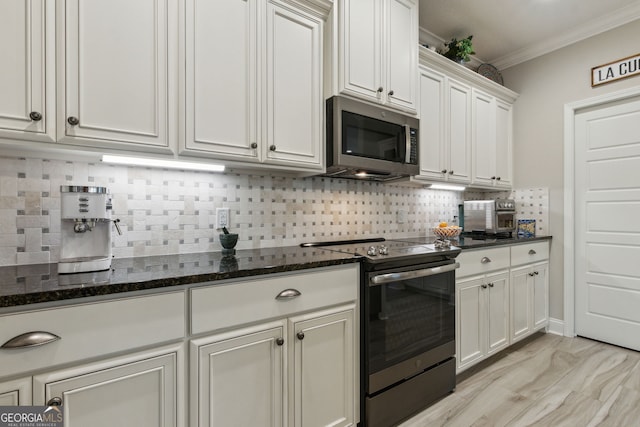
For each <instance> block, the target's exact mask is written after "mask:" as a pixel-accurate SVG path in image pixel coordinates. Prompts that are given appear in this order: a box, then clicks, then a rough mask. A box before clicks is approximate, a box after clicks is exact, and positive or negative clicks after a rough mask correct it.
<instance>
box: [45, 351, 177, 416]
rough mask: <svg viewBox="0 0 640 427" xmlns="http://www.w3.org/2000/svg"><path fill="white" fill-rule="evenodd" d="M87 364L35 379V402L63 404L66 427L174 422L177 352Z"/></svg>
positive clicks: (175, 413)
mask: <svg viewBox="0 0 640 427" xmlns="http://www.w3.org/2000/svg"><path fill="white" fill-rule="evenodd" d="M113 363H115V364H116V365H115V366H114V365H113V364H111V362H108V363H101V362H96V363H94V364H88V365H84V366H80V367H77V368H70V369H66V370H62V371H56V372H51V373H46V374H41V375H37V376H35V377H34V380H33V383H34V386H33V387H34V404H37V405H45V404H47V402H49V400H50V399H52V398H58V399H60V400H61V403H62V408H63V415H64V423H65V424H64V425H65V426H66V427H87V426H92V427H112V426H114V425H117V426H121V427H170V426H177V425H182V423H181V422H179V421H178V413H177V405H178V392H177V382H176V378H177V376H178V375H179V374H181V369H182V367H181V366H179V363H178V354H177V353H175V352H174V353H168V354H164V355H159V356H156V357H150V358H148V359H142V360H134V361H129V360H126V359H125V358H123V359H122V364H117V363H118V361H117V359H116V360H115V361H114V362H113Z"/></svg>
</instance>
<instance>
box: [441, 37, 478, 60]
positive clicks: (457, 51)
mask: <svg viewBox="0 0 640 427" xmlns="http://www.w3.org/2000/svg"><path fill="white" fill-rule="evenodd" d="M472 38H473V36H472V35H471V36H469V37H467V38H466V39H461V40H457V39H456V38H455V37H454V38H452V39H451V41H450V42H449V43H446V44H445V47H446V48H448V49H447V51H446V52H444V53H443V55H444V56H445V57H446V58H449V59H451V60H452V61H456V62H459V63H463V62H467V61H469V59H471V58H470V55H474V54H475V52H474V51H473V44H472V42H471V39H472Z"/></svg>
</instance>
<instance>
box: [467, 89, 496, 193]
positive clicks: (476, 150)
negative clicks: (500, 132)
mask: <svg viewBox="0 0 640 427" xmlns="http://www.w3.org/2000/svg"><path fill="white" fill-rule="evenodd" d="M472 99H473V138H472V140H473V182H474V183H475V184H482V185H493V183H494V181H495V178H496V176H495V175H496V108H495V100H494V98H493V97H492V96H489V95H487V94H485V93H482V92H479V91H476V90H473V97H472Z"/></svg>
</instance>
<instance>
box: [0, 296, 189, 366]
mask: <svg viewBox="0 0 640 427" xmlns="http://www.w3.org/2000/svg"><path fill="white" fill-rule="evenodd" d="M184 299H185V296H184V292H172V293H167V294H161V295H153V296H144V297H136V298H126V299H119V300H115V301H107V302H96V303H88V304H79V305H73V306H66V307H60V308H51V309H45V310H38V311H31V312H27V313H19V314H8V315H4V316H0V324H2V325H5V326H4V327H3V328H0V345H2V344H3V343H5V342H7V341H8V340H10V339H11V338H14V337H16V336H18V335H21V334H24V333H27V332H33V331H44V332H49V333H51V334H55V335H57V336H59V337H60V339H59V340H57V341H53V342H50V343H48V344H45V345H41V346H35V347H27V348H12V349H0V378H1V377H3V376H7V375H15V374H16V373H19V372H27V371H35V370H38V369H42V368H50V367H52V366H55V365H59V364H64V363H69V362H75V361H78V360H82V359H88V358H92V357H99V356H104V355H108V354H111V353H116V352H120V351H125V350H130V349H133V348H137V347H143V346H148V345H151V344H157V343H161V342H164V341H169V340H174V339H179V338H182V337H184V334H185V318H186V315H185V301H184Z"/></svg>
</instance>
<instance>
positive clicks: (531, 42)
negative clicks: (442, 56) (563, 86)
mask: <svg viewBox="0 0 640 427" xmlns="http://www.w3.org/2000/svg"><path fill="white" fill-rule="evenodd" d="M419 1H420V42H421V43H423V44H428V45H430V46H436V47H437V48H441V47H443V43H444V42H445V41H449V40H451V38H452V37H456V38H458V39H460V38H465V37H467V36H469V35H473V46H474V50H475V52H476V55H474V59H473V62H472V64H471V65H473V64H476V65H479V64H481V63H483V62H487V63H491V64H493V65H494V66H496V67H497V68H498V69H505V68H508V67H511V66H513V65H516V64H519V63H521V62H524V61H527V60H529V59H532V58H535V57H537V56H540V55H544V54H545V53H548V52H551V51H553V50H556V49H559V48H561V47H564V46H567V45H569V44H572V43H575V42H577V41H580V40H583V39H585V38H587V37H590V36H593V35H595V34H599V33H601V32H604V31H607V30H610V29H612V28H615V27H617V26H620V25H623V24H626V23H628V22H631V21H634V20H636V19H640V0H419Z"/></svg>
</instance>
